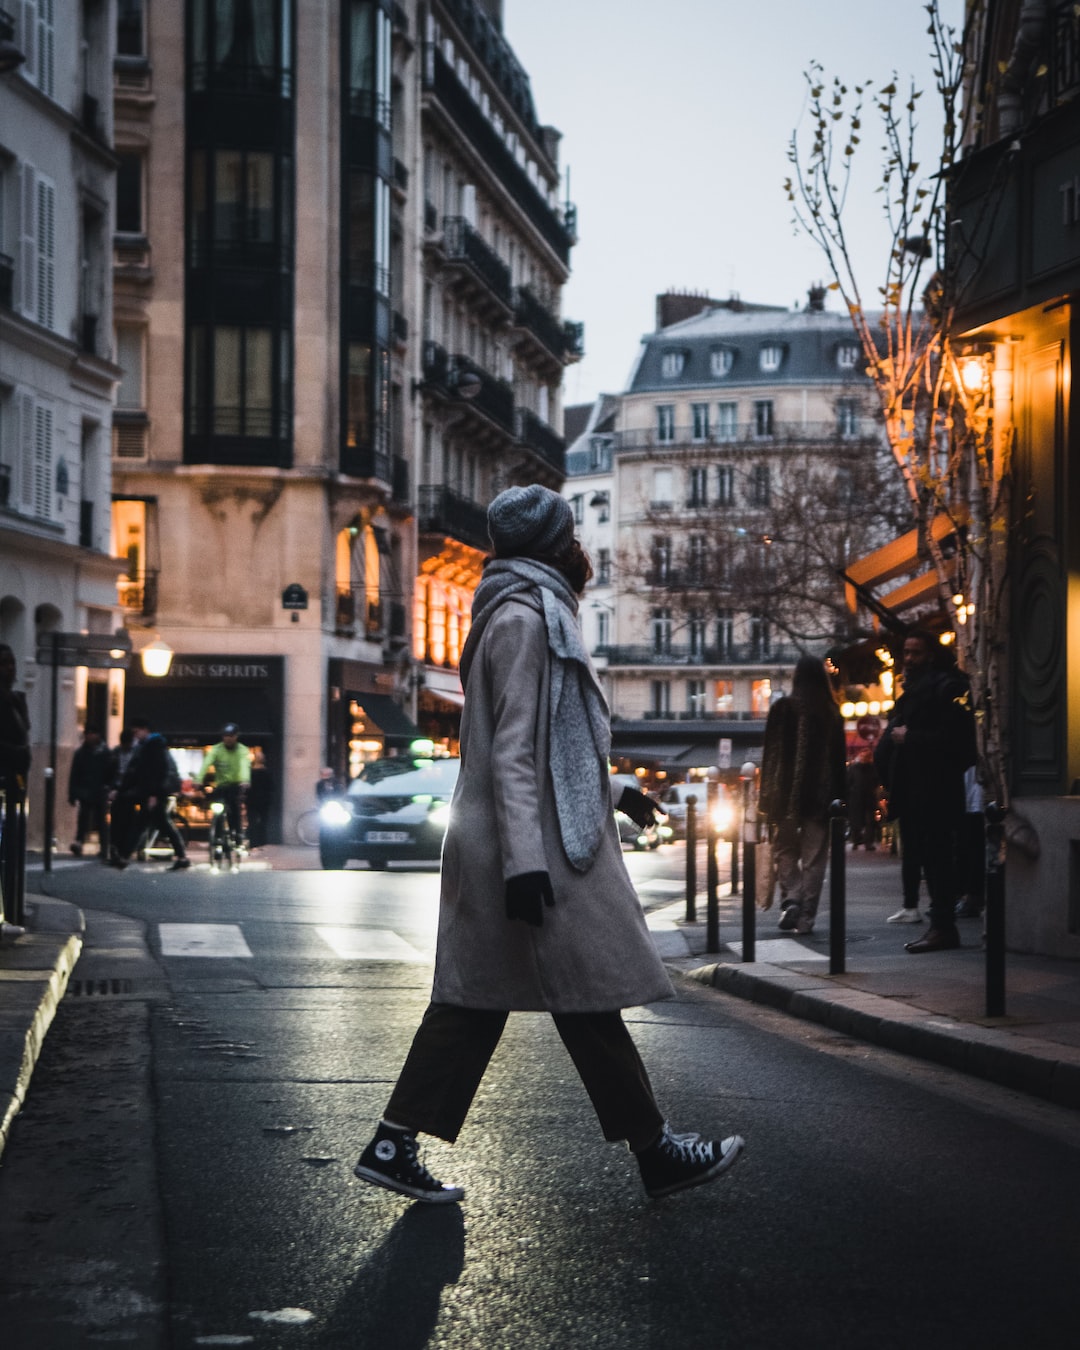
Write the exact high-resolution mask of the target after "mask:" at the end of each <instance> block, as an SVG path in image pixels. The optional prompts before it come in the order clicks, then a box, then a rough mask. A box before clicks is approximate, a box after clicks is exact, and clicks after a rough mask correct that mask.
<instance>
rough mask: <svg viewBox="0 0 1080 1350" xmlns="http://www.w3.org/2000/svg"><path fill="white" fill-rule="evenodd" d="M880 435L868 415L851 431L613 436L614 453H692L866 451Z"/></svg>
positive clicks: (785, 426) (645, 430) (823, 427)
mask: <svg viewBox="0 0 1080 1350" xmlns="http://www.w3.org/2000/svg"><path fill="white" fill-rule="evenodd" d="M881 437H882V431H881V428H880V425H879V424H878V422H877V420H876V419H875V418H874V417H872V416H871V414H870V413H867V414H866V416H865V417H863V418H861V419H859V420H858V421H857V422H856V424H855V426H854V428H851V429H849V428H848V427H847V426H844V427H841V426H840V425H839V424H838V423H837V422H774V423H773V426H772V430H771V431H770V432H769V434H768V435H762V434H761V433H759V432H758V430H757V428H756V427H755V425H754V423H752V422H743V423H739V424H738V425H737V426H733V427H725V428H723V429H720V428H712V429H711V430H710V431H709V433H708V435H705V436H702V435H699V434H695V431H694V428H693V427H689V426H687V427H674V428H671V429H667V430H665V431H664V432H663V433H661V432H660V431H658V429H657V428H656V427H638V428H636V429H635V430H632V431H617V432H615V433H614V444H615V449H616V450H691V451H692V450H695V449H700V448H701V447H704V446H712V447H716V446H729V447H731V448H732V449H736V448H738V447H740V446H742V447H746V446H753V447H754V448H755V449H761V448H763V447H774V448H776V449H782V448H784V447H788V446H792V445H798V446H807V447H818V448H822V447H828V446H834V447H838V446H852V447H857V448H861V447H865V446H867V445H874V444H877V443H879V442H880V440H881Z"/></svg>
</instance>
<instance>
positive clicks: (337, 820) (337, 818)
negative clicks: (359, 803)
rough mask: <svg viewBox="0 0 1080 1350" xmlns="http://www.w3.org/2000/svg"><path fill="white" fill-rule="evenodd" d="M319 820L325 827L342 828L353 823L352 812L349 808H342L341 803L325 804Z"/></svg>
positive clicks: (331, 802)
mask: <svg viewBox="0 0 1080 1350" xmlns="http://www.w3.org/2000/svg"><path fill="white" fill-rule="evenodd" d="M319 819H320V820H321V821H322V823H323V824H324V825H329V826H331V827H332V828H340V827H341V826H342V825H348V824H349V823H350V822H351V820H352V812H351V811H350V810H349V808H348V807H347V806H342V804H341V802H335V801H329V802H324V803H323V804H322V806H321V807H320V808H319Z"/></svg>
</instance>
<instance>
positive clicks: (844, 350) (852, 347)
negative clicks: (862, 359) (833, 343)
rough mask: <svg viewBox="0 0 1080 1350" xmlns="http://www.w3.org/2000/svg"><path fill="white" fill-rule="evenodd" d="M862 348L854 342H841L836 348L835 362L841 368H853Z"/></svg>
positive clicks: (857, 362)
mask: <svg viewBox="0 0 1080 1350" xmlns="http://www.w3.org/2000/svg"><path fill="white" fill-rule="evenodd" d="M861 351H862V348H861V347H860V346H859V345H858V343H856V342H842V343H841V344H840V346H839V347H837V349H836V364H837V365H838V366H839V367H840V369H841V370H854V369H855V367H856V366H857V365H858V364H859V356H860V354H861Z"/></svg>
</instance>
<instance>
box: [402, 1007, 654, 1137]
mask: <svg viewBox="0 0 1080 1350" xmlns="http://www.w3.org/2000/svg"><path fill="white" fill-rule="evenodd" d="M507 1016H508V1014H507V1013H505V1012H501V1011H491V1010H488V1009H485V1008H455V1007H452V1006H451V1005H449V1004H447V1003H431V1004H429V1005H428V1009H427V1011H426V1012H425V1013H424V1018H423V1021H422V1022H421V1023H420V1026H419V1027H418V1028H417V1032H416V1035H415V1036H414V1037H413V1043H412V1048H411V1049H410V1051H409V1054H408V1057H407V1058H406V1060H405V1064H404V1067H403V1068H402V1070H401V1074H400V1076H399V1078H398V1081H397V1086H396V1087H395V1088H394V1091H393V1093H392V1094H391V1097H390V1101H389V1102H388V1103H387V1107H386V1113H385V1114H386V1119H387V1120H389V1121H390V1122H391V1123H392V1124H395V1125H403V1126H405V1127H406V1128H407V1129H410V1130H412V1132H413V1133H414V1134H433V1135H435V1136H437V1137H438V1138H439V1139H446V1140H449V1142H450V1143H453V1142H454V1140H455V1139H456V1138H457V1137H458V1134H459V1133H460V1131H461V1127H462V1125H463V1124H464V1123H465V1117H466V1115H468V1112H469V1107H470V1106H471V1105H472V1100H473V1097H475V1095H476V1091H477V1088H479V1086H480V1080H481V1079H482V1078H483V1076H484V1071H485V1070H486V1068H487V1066H488V1063H489V1062H490V1060H491V1056H492V1055H493V1054H494V1053H495V1047H496V1046H497V1045H498V1044H499V1037H500V1036H501V1035H502V1031H503V1027H504V1026H505V1025H506V1019H507ZM552 1017H553V1018H554V1020H555V1026H556V1029H557V1030H558V1033H559V1035H560V1036H561V1037H562V1041H563V1044H564V1045H565V1046H566V1048H567V1050H568V1051H569V1052H570V1058H571V1059H572V1060H573V1061H574V1067H575V1068H576V1069H577V1071H578V1074H579V1075H580V1077H581V1081H582V1082H583V1083H584V1085H585V1090H586V1092H588V1094H589V1098H590V1100H591V1101H592V1104H593V1108H594V1109H595V1111H596V1114H597V1117H598V1118H599V1120H600V1127H601V1129H602V1130H603V1131H604V1138H605V1139H612V1140H614V1139H625V1140H626V1141H627V1142H628V1143H629V1145H630V1147H631V1148H632V1149H634V1150H635V1151H636V1150H638V1149H642V1148H644V1147H645V1146H646V1144H649V1143H651V1142H652V1140H653V1139H655V1138H656V1136H657V1134H659V1132H660V1130H661V1128H662V1126H663V1124H664V1117H663V1116H662V1115H661V1114H660V1108H659V1107H658V1106H657V1105H656V1099H655V1098H654V1097H653V1091H652V1087H651V1085H650V1083H649V1075H648V1074H647V1073H646V1072H645V1066H644V1064H642V1062H641V1056H640V1055H639V1054H638V1052H637V1047H636V1046H635V1045H634V1042H633V1040H632V1039H631V1037H630V1033H629V1032H628V1031H627V1029H626V1026H625V1024H624V1022H623V1020H622V1015H621V1014H620V1013H618V1012H602V1013H552Z"/></svg>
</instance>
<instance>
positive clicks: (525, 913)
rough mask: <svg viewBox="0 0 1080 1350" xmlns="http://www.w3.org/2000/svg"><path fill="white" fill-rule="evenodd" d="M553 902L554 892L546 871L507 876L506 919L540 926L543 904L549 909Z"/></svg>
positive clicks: (542, 919)
mask: <svg viewBox="0 0 1080 1350" xmlns="http://www.w3.org/2000/svg"><path fill="white" fill-rule="evenodd" d="M554 904H555V893H554V892H553V891H552V889H551V878H550V877H549V876H548V874H547V873H546V872H523V873H522V874H521V876H519V877H508V878H507V881H506V917H507V918H508V919H522V920H524V922H525V923H529V924H532V926H533V927H534V928H540V927H541V926H542V924H543V922H544V905H547V907H548V908H549V909H551V908H552V906H553V905H554Z"/></svg>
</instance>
